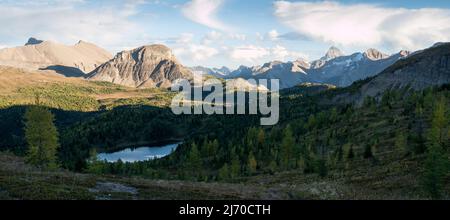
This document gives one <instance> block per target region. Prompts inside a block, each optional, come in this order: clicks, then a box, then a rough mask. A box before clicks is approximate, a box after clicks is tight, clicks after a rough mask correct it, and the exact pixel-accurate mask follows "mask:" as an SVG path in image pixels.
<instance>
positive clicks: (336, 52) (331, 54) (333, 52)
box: [321, 46, 344, 61]
mask: <svg viewBox="0 0 450 220" xmlns="http://www.w3.org/2000/svg"><path fill="white" fill-rule="evenodd" d="M341 56H344V53H342V51H341V50H340V49H339V48H337V47H335V46H332V47H330V49H328V51H327V53H326V54H325V56H323V57H322V58H321V60H324V61H329V60H332V59H335V58H338V57H341Z"/></svg>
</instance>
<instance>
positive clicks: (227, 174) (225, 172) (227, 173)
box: [218, 164, 230, 180]
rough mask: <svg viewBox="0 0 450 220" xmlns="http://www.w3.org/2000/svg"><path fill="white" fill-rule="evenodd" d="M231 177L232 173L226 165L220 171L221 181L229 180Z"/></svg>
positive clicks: (219, 177)
mask: <svg viewBox="0 0 450 220" xmlns="http://www.w3.org/2000/svg"><path fill="white" fill-rule="evenodd" d="M229 177H230V171H229V169H228V164H224V165H223V166H222V168H220V170H219V176H218V179H219V180H227V179H228V178H229Z"/></svg>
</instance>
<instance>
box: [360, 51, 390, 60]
mask: <svg viewBox="0 0 450 220" xmlns="http://www.w3.org/2000/svg"><path fill="white" fill-rule="evenodd" d="M364 56H365V57H366V58H368V59H370V60H381V59H386V58H388V57H389V55H387V54H384V53H382V52H380V51H379V50H377V49H373V48H370V49H368V50H367V51H366V52H364Z"/></svg>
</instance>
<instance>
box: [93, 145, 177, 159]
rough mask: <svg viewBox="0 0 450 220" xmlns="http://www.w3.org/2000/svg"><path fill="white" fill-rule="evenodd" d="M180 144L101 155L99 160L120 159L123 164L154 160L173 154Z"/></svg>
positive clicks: (131, 149)
mask: <svg viewBox="0 0 450 220" xmlns="http://www.w3.org/2000/svg"><path fill="white" fill-rule="evenodd" d="M179 144H180V143H176V144H168V145H164V146H155V147H138V148H127V149H125V150H121V151H117V152H113V153H99V154H98V159H99V160H101V161H105V160H106V161H108V162H117V161H118V160H119V159H120V160H122V161H123V162H130V163H133V162H138V161H147V160H154V159H158V158H163V157H165V156H167V155H169V154H171V153H172V152H174V151H175V150H176V149H177V147H178V145H179Z"/></svg>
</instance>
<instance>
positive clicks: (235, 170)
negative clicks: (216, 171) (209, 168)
mask: <svg viewBox="0 0 450 220" xmlns="http://www.w3.org/2000/svg"><path fill="white" fill-rule="evenodd" d="M240 171H241V165H240V162H239V158H238V157H237V156H234V157H233V159H232V160H231V167H230V178H231V179H234V178H236V177H238V176H239V174H240Z"/></svg>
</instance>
